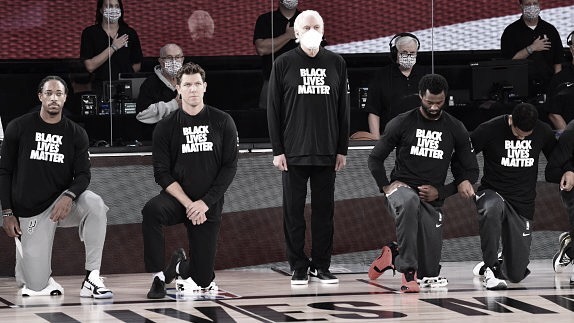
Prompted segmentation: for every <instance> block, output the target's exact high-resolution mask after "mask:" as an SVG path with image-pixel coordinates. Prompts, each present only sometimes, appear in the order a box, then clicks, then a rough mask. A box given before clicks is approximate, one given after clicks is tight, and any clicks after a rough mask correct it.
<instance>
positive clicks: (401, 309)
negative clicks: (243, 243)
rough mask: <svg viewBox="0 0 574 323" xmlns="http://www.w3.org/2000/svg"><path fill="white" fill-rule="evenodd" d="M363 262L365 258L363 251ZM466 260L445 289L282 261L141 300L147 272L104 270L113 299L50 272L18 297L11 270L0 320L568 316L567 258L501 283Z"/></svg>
mask: <svg viewBox="0 0 574 323" xmlns="http://www.w3.org/2000/svg"><path fill="white" fill-rule="evenodd" d="M365 260H366V259H365ZM475 264H476V262H475V261H461V262H443V268H442V274H443V275H444V276H446V277H447V278H448V280H449V284H448V286H447V287H443V288H425V289H422V290H421V292H420V293H419V294H403V293H401V292H400V283H401V276H400V274H399V273H397V274H396V276H393V274H392V272H391V271H387V272H386V273H385V274H384V275H383V276H381V277H380V278H379V279H377V280H374V281H371V280H369V279H368V277H367V274H366V272H367V270H368V265H369V263H368V262H367V261H359V262H358V263H350V264H343V263H338V264H334V265H333V266H332V267H331V269H332V271H333V272H334V273H337V275H338V277H339V279H340V283H339V284H336V285H327V284H321V283H319V282H313V281H311V282H309V285H308V286H291V284H290V277H289V276H288V273H287V272H286V271H287V270H286V269H287V267H286V265H284V264H273V265H271V266H257V267H248V268H239V269H228V270H221V271H217V272H216V281H217V283H218V285H219V291H217V292H211V293H203V294H193V295H179V294H177V293H176V291H175V288H174V286H173V284H172V285H171V286H168V297H166V298H165V299H162V300H148V299H147V298H146V293H147V291H148V289H149V286H150V284H151V278H150V275H149V274H125V275H109V276H107V277H106V280H105V283H106V285H107V286H108V287H110V288H111V289H113V291H114V294H115V296H114V298H113V299H109V300H93V299H86V298H80V297H79V287H80V284H81V282H82V279H83V277H81V276H58V277H55V279H56V280H57V281H58V282H59V283H60V284H61V285H62V286H63V287H64V289H65V292H64V295H62V296H51V297H50V296H44V297H20V296H18V295H17V287H16V284H15V281H14V278H11V277H4V278H0V322H58V323H63V322H321V321H331V322H374V321H381V322H384V321H389V322H390V321H393V322H394V321H396V322H442V321H447V320H453V321H454V320H456V321H457V322H497V321H498V322H574V285H571V284H570V276H571V275H572V266H569V267H567V268H566V271H565V272H564V273H561V274H555V273H554V271H553V270H552V267H551V260H550V259H537V260H533V261H532V262H531V264H530V266H529V268H530V269H531V271H532V274H531V275H530V276H529V277H527V278H526V279H525V280H524V281H523V282H522V283H519V284H509V288H508V289H507V290H503V291H487V290H485V289H484V288H483V287H482V284H481V280H480V278H477V277H473V274H472V268H473V266H474V265H475Z"/></svg>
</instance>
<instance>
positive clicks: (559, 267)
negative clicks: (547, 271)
mask: <svg viewBox="0 0 574 323" xmlns="http://www.w3.org/2000/svg"><path fill="white" fill-rule="evenodd" d="M570 241H571V237H570V233H568V232H563V233H562V234H561V235H560V237H559V238H558V242H559V243H560V249H558V252H556V254H555V255H554V257H553V258H552V264H553V266H554V272H556V273H561V272H563V271H564V269H565V268H566V266H568V265H569V264H570V262H571V261H572V259H570V257H568V255H566V247H567V246H568V245H569V244H570Z"/></svg>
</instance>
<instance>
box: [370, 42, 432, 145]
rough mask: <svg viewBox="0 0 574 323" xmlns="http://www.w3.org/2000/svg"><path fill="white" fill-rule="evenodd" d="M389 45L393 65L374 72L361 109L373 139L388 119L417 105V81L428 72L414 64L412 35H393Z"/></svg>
mask: <svg viewBox="0 0 574 323" xmlns="http://www.w3.org/2000/svg"><path fill="white" fill-rule="evenodd" d="M389 46H390V52H391V59H392V61H393V63H392V64H390V65H387V66H385V67H383V68H381V69H379V70H378V71H377V72H375V75H374V77H373V79H372V80H371V82H370V84H369V92H368V93H367V103H366V107H365V110H366V111H367V112H368V113H369V116H368V121H369V132H370V134H371V136H372V139H375V140H378V139H379V137H380V136H381V130H382V129H384V127H385V125H386V123H387V122H388V121H389V120H391V119H392V118H394V117H396V116H397V115H399V114H400V113H402V112H406V111H409V110H411V109H413V108H416V107H418V106H420V98H419V96H418V85H419V81H420V79H421V78H422V77H423V76H424V75H426V74H429V73H430V69H429V68H428V67H426V66H425V67H423V66H420V65H415V64H416V61H417V53H418V51H419V48H420V42H419V40H418V38H417V37H416V36H415V35H413V34H409V33H400V34H397V35H396V36H395V37H393V38H392V39H391V41H390V42H389Z"/></svg>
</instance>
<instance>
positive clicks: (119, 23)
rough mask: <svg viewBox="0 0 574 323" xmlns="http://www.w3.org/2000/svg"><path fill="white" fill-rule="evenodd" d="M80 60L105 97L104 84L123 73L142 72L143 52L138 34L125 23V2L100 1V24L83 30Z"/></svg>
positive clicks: (98, 21) (94, 85) (97, 15)
mask: <svg viewBox="0 0 574 323" xmlns="http://www.w3.org/2000/svg"><path fill="white" fill-rule="evenodd" d="M80 57H81V59H82V61H83V62H84V65H85V66H86V70H87V71H88V72H90V73H93V74H94V79H93V89H94V91H96V92H97V93H98V95H101V93H102V91H103V88H102V84H103V82H104V81H107V80H110V79H111V80H117V79H118V78H119V74H120V73H134V72H139V70H140V69H141V61H142V57H143V54H142V49H141V45H140V40H139V37H138V34H137V32H136V31H135V30H134V29H133V28H131V27H130V26H129V25H128V24H127V23H126V22H125V21H124V9H123V4H122V1H121V0H98V4H97V8H96V23H95V24H94V25H91V26H89V27H87V28H86V29H84V31H82V42H81V48H80Z"/></svg>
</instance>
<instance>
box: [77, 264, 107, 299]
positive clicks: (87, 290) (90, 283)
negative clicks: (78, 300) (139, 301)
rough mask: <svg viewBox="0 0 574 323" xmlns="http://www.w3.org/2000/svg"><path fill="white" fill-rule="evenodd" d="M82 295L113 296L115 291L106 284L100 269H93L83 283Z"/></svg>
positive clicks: (97, 297)
mask: <svg viewBox="0 0 574 323" xmlns="http://www.w3.org/2000/svg"><path fill="white" fill-rule="evenodd" d="M80 297H93V298H96V299H100V298H112V297H114V293H112V291H111V290H110V289H109V288H107V287H106V285H104V279H103V277H100V271H99V270H92V272H90V275H89V276H88V278H87V279H85V280H84V282H83V283H82V289H80Z"/></svg>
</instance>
